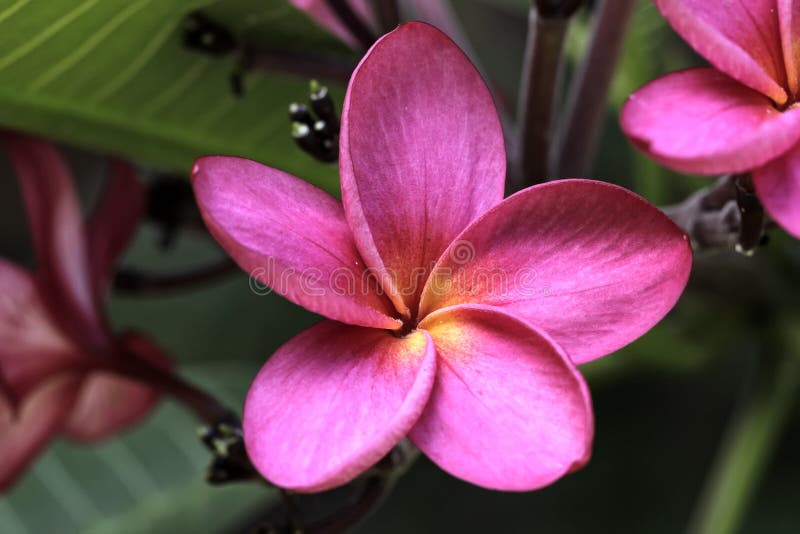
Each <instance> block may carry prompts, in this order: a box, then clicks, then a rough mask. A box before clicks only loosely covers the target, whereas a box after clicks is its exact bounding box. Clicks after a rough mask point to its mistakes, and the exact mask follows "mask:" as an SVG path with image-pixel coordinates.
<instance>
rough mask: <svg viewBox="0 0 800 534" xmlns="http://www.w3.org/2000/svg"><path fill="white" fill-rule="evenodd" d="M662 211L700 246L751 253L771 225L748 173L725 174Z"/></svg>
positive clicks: (693, 242) (696, 245) (694, 244)
mask: <svg viewBox="0 0 800 534" xmlns="http://www.w3.org/2000/svg"><path fill="white" fill-rule="evenodd" d="M663 211H664V213H665V214H666V215H667V216H668V217H669V218H670V219H672V220H673V221H674V222H675V224H677V225H678V226H680V227H681V228H683V230H684V231H685V232H686V233H687V234H688V235H689V237H690V238H691V240H692V246H693V247H694V248H696V249H700V250H703V249H724V250H731V249H735V250H736V251H738V252H741V253H743V254H747V255H751V254H752V253H753V251H754V250H755V249H756V247H758V245H760V244H761V242H762V239H763V236H764V231H765V230H766V229H767V228H768V227H769V223H768V222H767V221H766V217H765V215H764V209H763V207H762V206H761V203H760V202H759V200H758V198H757V197H756V196H755V194H754V193H753V191H752V183H751V181H750V177H749V175H741V174H740V175H733V176H723V177H722V178H719V179H718V180H717V182H716V183H715V184H714V185H713V186H711V187H707V188H705V189H701V190H700V191H698V192H696V193H694V194H693V195H691V196H690V197H689V198H687V199H686V200H684V201H683V202H681V203H680V204H675V205H673V206H667V207H665V208H663Z"/></svg>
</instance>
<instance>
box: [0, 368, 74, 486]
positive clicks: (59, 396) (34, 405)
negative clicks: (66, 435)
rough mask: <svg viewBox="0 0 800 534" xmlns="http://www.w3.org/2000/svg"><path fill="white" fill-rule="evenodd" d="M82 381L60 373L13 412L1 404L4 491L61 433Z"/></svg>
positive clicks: (0, 481)
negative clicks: (59, 432)
mask: <svg viewBox="0 0 800 534" xmlns="http://www.w3.org/2000/svg"><path fill="white" fill-rule="evenodd" d="M79 383H80V378H79V377H76V376H74V375H69V374H64V375H59V376H56V377H54V378H52V379H50V380H48V381H47V382H46V383H44V384H42V385H41V386H40V387H38V388H37V389H36V390H34V391H33V392H31V394H30V395H29V396H27V397H26V398H25V400H24V402H23V403H22V405H21V406H20V408H19V410H18V411H17V412H16V413H14V414H13V415H12V412H11V411H9V410H8V408H7V407H6V408H5V409H3V408H2V407H0V412H3V413H2V414H0V451H2V452H3V454H1V455H0V492H5V491H6V490H8V489H9V487H10V486H11V485H12V484H13V483H14V482H15V481H16V479H17V477H19V475H20V474H22V472H23V471H24V470H25V469H26V468H27V467H28V465H30V463H31V462H32V461H33V459H34V458H35V457H36V455H37V454H38V453H39V452H40V451H41V450H42V448H44V446H45V445H47V443H48V441H50V439H52V437H53V436H54V435H55V434H57V433H58V431H59V430H60V428H61V425H62V423H63V418H64V417H65V416H66V414H67V413H68V412H69V410H70V409H71V408H72V405H73V403H74V401H75V395H76V391H77V388H78V385H79Z"/></svg>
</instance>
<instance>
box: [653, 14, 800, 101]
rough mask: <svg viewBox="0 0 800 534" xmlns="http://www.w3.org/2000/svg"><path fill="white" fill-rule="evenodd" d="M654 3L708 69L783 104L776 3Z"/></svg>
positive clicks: (784, 81)
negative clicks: (707, 65)
mask: <svg viewBox="0 0 800 534" xmlns="http://www.w3.org/2000/svg"><path fill="white" fill-rule="evenodd" d="M656 5H657V6H658V8H659V9H660V10H661V13H662V14H663V15H664V17H665V18H666V19H667V21H669V23H670V25H672V27H673V28H675V30H676V31H677V32H678V33H679V34H680V35H681V37H683V38H684V39H685V40H686V41H687V42H688V43H689V44H690V45H692V47H693V48H694V49H695V50H697V51H698V52H699V53H700V54H701V55H703V56H704V57H705V58H706V59H708V61H709V62H711V64H712V65H714V66H715V67H717V68H718V69H719V70H721V71H722V72H724V73H726V74H727V75H728V76H730V77H732V78H734V79H736V80H738V81H740V82H741V83H743V84H745V85H746V86H748V87H750V88H752V89H754V90H756V91H759V92H761V93H762V94H764V95H766V96H768V97H769V98H771V99H772V100H774V101H775V102H776V103H777V104H779V105H780V104H784V103H785V102H786V99H787V94H786V91H785V90H784V86H785V84H786V68H785V65H784V62H783V60H782V58H783V55H782V51H781V36H780V27H781V24H780V23H779V21H778V10H777V9H776V0H729V1H726V2H724V3H721V2H716V1H713V2H709V1H708V0H656Z"/></svg>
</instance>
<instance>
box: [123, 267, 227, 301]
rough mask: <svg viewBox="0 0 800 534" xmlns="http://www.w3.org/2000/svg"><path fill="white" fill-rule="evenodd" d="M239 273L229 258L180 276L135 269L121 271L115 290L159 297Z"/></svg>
mask: <svg viewBox="0 0 800 534" xmlns="http://www.w3.org/2000/svg"><path fill="white" fill-rule="evenodd" d="M238 271H239V267H238V265H236V263H235V262H234V261H233V260H231V259H229V258H225V259H224V260H222V261H221V262H219V263H217V264H214V265H209V266H205V267H201V268H199V269H196V270H194V271H191V272H187V273H179V274H155V273H145V272H142V271H137V270H134V269H120V270H119V271H118V272H117V276H116V277H115V278H114V290H115V291H118V292H120V293H126V294H133V295H140V296H142V295H157V294H161V293H163V292H164V291H176V290H182V289H187V288H192V287H195V286H197V285H198V284H206V283H211V282H216V281H218V280H221V279H223V278H225V277H227V276H228V275H230V274H233V273H235V272H238Z"/></svg>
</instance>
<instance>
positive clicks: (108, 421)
mask: <svg viewBox="0 0 800 534" xmlns="http://www.w3.org/2000/svg"><path fill="white" fill-rule="evenodd" d="M157 401H158V394H157V393H156V391H154V390H153V389H151V388H149V387H147V386H146V385H144V384H142V383H140V382H135V381H133V380H128V379H126V378H123V377H121V376H119V375H115V374H111V373H105V372H102V371H96V372H93V373H89V374H88V375H87V376H86V377H85V379H84V381H83V384H82V385H81V387H80V392H79V394H78V396H77V398H76V400H75V405H74V407H73V409H72V411H71V412H70V413H69V414H68V415H67V416H66V417H65V420H64V421H63V424H64V426H63V431H64V433H65V434H66V435H68V436H69V437H70V438H72V439H74V440H76V441H85V442H92V441H97V440H101V439H104V438H107V437H109V436H113V435H114V434H116V433H117V432H120V431H122V430H124V429H126V428H128V427H130V426H131V425H133V424H135V423H137V422H139V421H140V420H141V419H142V418H143V417H144V416H146V415H147V414H148V413H150V410H151V409H152V408H153V406H154V405H155V403H156V402H157Z"/></svg>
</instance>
